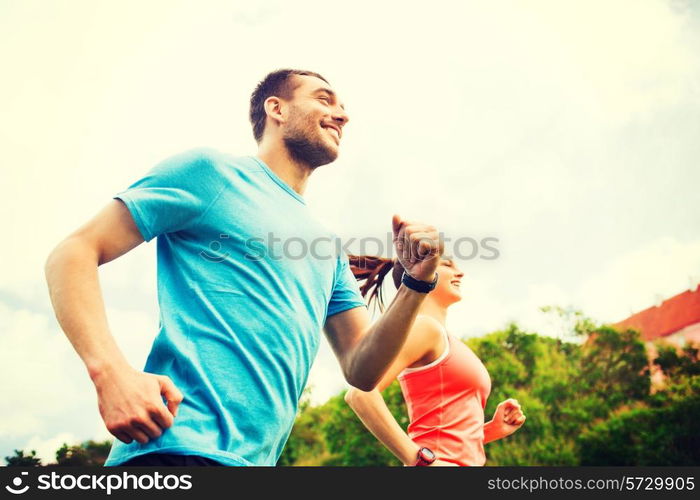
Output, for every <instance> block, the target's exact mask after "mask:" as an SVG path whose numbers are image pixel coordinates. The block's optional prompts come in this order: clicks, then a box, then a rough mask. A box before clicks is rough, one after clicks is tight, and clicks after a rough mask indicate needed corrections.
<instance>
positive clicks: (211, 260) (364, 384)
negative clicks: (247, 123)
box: [46, 70, 442, 465]
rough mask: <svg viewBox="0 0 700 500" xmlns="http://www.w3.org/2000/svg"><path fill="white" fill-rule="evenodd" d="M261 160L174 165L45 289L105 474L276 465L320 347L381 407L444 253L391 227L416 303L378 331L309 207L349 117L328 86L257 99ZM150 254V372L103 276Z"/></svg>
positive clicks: (397, 224) (54, 258)
mask: <svg viewBox="0 0 700 500" xmlns="http://www.w3.org/2000/svg"><path fill="white" fill-rule="evenodd" d="M250 120H251V123H252V125H253V132H254V135H255V139H256V141H257V142H258V146H259V148H258V154H257V155H256V156H245V157H236V156H232V155H229V154H225V153H222V152H219V151H215V150H212V149H196V150H191V151H188V152H185V153H182V154H179V155H176V156H174V157H172V158H169V159H167V160H165V161H163V162H161V163H160V164H158V165H157V166H155V167H154V168H153V169H152V170H150V171H149V172H148V173H147V174H146V175H145V176H144V177H142V178H141V179H139V180H138V181H136V182H135V183H133V184H132V185H131V186H129V187H128V188H127V189H126V190H124V191H121V192H119V193H117V194H116V195H115V196H114V200H112V201H111V202H110V203H109V204H108V205H107V206H106V207H105V208H104V209H103V210H102V211H101V212H99V213H98V214H97V215H96V216H95V217H94V218H93V219H92V220H90V221H89V222H87V223H86V224H85V225H84V226H82V227H81V228H79V229H78V230H77V231H75V232H74V233H73V234H71V235H70V236H69V237H68V238H66V239H65V240H64V241H62V242H61V243H60V244H59V245H58V246H57V247H56V249H54V251H53V252H52V253H51V255H50V256H49V258H48V260H47V263H46V276H47V282H48V285H49V291H50V295H51V300H52V303H53V306H54V309H55V311H56V316H57V318H58V321H59V323H60V324H61V327H62V328H63V330H64V331H65V333H66V335H67V336H68V338H69V339H70V341H71V343H72V344H73V346H74V347H75V349H76V351H77V352H78V354H79V355H80V357H81V358H82V360H83V362H84V363H85V365H86V368H87V370H88V373H89V375H90V377H91V378H92V381H93V382H94V385H95V388H96V390H97V396H98V404H99V410H100V414H101V415H102V418H103V420H104V422H105V425H106V426H107V429H108V430H109V431H110V432H111V433H112V434H113V435H114V436H115V437H116V438H117V440H116V441H115V442H114V445H113V447H112V450H111V453H110V456H109V458H108V460H107V465H118V464H129V465H139V464H144V465H205V464H223V465H274V464H275V463H276V462H277V459H278V458H279V455H280V453H281V452H282V448H283V447H284V444H285V442H286V440H287V438H288V436H289V433H290V431H291V428H292V425H293V422H294V417H295V414H296V410H297V404H298V401H299V397H300V396H301V393H302V391H303V389H304V386H305V384H306V381H307V378H308V374H309V370H310V368H311V365H312V363H313V360H314V358H315V356H316V353H317V351H318V344H319V336H320V331H321V330H323V331H324V332H325V334H326V336H327V338H328V340H329V342H330V345H331V346H332V348H333V350H334V352H335V354H336V356H337V358H338V361H339V362H340V365H341V367H342V370H343V373H344V375H345V377H346V379H347V381H348V383H350V384H351V385H353V386H355V387H358V388H360V389H362V390H371V389H372V388H374V386H375V385H376V383H377V381H378V380H379V379H380V378H381V376H382V374H383V373H384V372H385V370H386V369H387V367H388V366H389V365H390V364H391V362H392V361H393V359H394V357H395V356H396V354H397V353H398V351H399V350H400V348H401V346H402V345H403V342H404V340H405V337H406V335H407V332H408V330H409V328H410V326H411V324H412V323H413V321H414V319H415V316H416V312H417V310H418V307H419V306H420V304H421V303H422V301H423V298H424V297H425V293H427V292H429V291H430V290H431V289H432V287H434V281H435V279H436V273H435V270H436V267H437V264H438V260H439V255H440V253H441V251H442V243H441V242H440V240H439V237H438V233H437V231H436V229H435V228H434V227H432V226H428V225H424V224H420V223H414V222H408V221H404V220H401V219H400V218H399V217H398V216H394V219H393V221H392V226H393V231H394V241H395V245H396V248H397V251H398V258H399V260H400V262H401V264H402V265H403V266H404V268H405V271H406V276H405V282H404V283H405V286H402V287H401V288H400V289H399V291H398V294H397V296H396V298H395V300H394V302H393V303H392V304H391V306H390V307H389V308H388V310H387V311H386V313H385V314H384V315H383V317H382V318H381V319H380V320H379V321H377V322H376V323H374V324H370V319H369V315H368V312H367V310H366V308H365V307H364V301H363V299H362V296H361V295H360V293H359V290H358V287H357V284H356V281H355V279H354V277H353V275H352V272H351V271H350V269H349V265H348V260H347V256H346V255H344V254H343V253H342V252H340V251H339V248H338V245H337V238H336V237H335V236H334V234H333V233H331V232H330V231H328V230H327V229H325V228H324V227H323V226H322V225H321V224H320V223H319V222H318V221H317V220H316V219H315V218H314V217H313V215H312V214H311V212H310V211H309V209H308V207H307V206H306V204H305V202H304V198H303V196H302V195H303V193H304V191H305V189H306V184H307V181H308V178H309V176H310V175H311V173H312V172H313V171H314V170H315V169H316V168H317V167H319V166H322V165H325V164H328V163H331V162H332V161H334V160H335V159H336V157H337V155H338V147H339V144H340V140H341V137H342V133H343V127H344V126H345V124H346V123H347V122H348V116H347V114H346V112H345V110H344V107H343V105H342V104H341V102H340V101H339V99H338V96H337V95H336V93H335V92H334V91H333V90H332V89H331V87H330V85H329V84H328V82H327V81H326V80H325V79H324V78H323V77H322V76H320V75H318V74H316V73H312V72H307V71H299V70H279V71H275V72H273V73H270V74H269V75H268V76H267V77H266V78H265V79H264V80H263V81H262V82H260V83H259V84H258V86H257V88H256V89H255V91H254V93H253V95H252V97H251V105H250ZM153 238H157V258H158V303H159V308H160V325H159V331H158V334H157V336H156V338H155V340H154V342H153V346H152V349H151V352H150V354H149V356H148V360H147V362H146V366H145V368H144V370H143V371H140V370H136V369H134V368H133V367H131V366H130V365H129V364H128V363H127V361H126V360H125V358H124V356H123V354H122V353H121V351H120V350H119V348H118V347H117V344H116V342H115V340H114V338H113V337H112V335H111V333H110V331H109V327H108V325H107V319H106V315H105V308H104V303H103V301H102V297H101V292H100V288H99V283H98V273H97V268H98V266H99V265H101V264H104V263H107V262H109V261H111V260H114V259H116V258H117V257H120V256H121V255H123V254H125V253H127V252H128V251H130V250H131V249H133V248H134V247H136V246H137V245H139V244H140V243H142V242H143V241H150V240H152V239H153Z"/></svg>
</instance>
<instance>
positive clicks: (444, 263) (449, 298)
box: [431, 258, 464, 306]
mask: <svg viewBox="0 0 700 500" xmlns="http://www.w3.org/2000/svg"><path fill="white" fill-rule="evenodd" d="M437 274H438V282H437V285H436V286H435V290H433V291H432V292H431V295H433V297H434V298H435V299H436V300H437V301H438V302H439V303H441V304H444V305H445V306H449V305H451V304H454V303H455V302H459V301H460V300H462V292H461V289H460V286H461V284H462V277H463V276H464V273H463V272H462V271H461V270H460V269H459V268H458V267H457V264H455V262H454V261H453V260H452V259H448V258H442V259H440V264H439V265H438V268H437Z"/></svg>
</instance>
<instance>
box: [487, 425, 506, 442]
mask: <svg viewBox="0 0 700 500" xmlns="http://www.w3.org/2000/svg"><path fill="white" fill-rule="evenodd" d="M503 437H504V435H503V432H502V431H501V430H500V429H498V428H497V427H496V425H495V424H494V423H493V420H491V421H489V422H486V423H485V424H484V444H486V443H490V442H491V441H497V440H499V439H501V438H503Z"/></svg>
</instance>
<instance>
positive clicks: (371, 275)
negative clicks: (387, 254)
mask: <svg viewBox="0 0 700 500" xmlns="http://www.w3.org/2000/svg"><path fill="white" fill-rule="evenodd" d="M348 258H349V260H350V270H351V271H352V274H353V275H355V279H356V280H357V281H359V282H360V283H361V285H360V293H362V296H363V297H365V298H368V300H367V303H368V304H372V302H373V301H375V300H376V301H377V304H379V310H380V311H384V297H383V294H382V283H384V278H385V277H386V275H387V274H389V272H390V271H392V278H393V281H394V285H395V286H396V288H398V287H399V286H400V285H401V276H402V275H403V266H401V264H399V262H398V261H397V260H396V259H386V258H384V257H374V256H369V255H348ZM363 281H364V283H362V282H363Z"/></svg>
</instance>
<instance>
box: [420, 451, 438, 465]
mask: <svg viewBox="0 0 700 500" xmlns="http://www.w3.org/2000/svg"><path fill="white" fill-rule="evenodd" d="M417 458H418V460H417V461H416V467H426V466H428V465H430V464H432V463H433V462H434V461H435V459H436V458H437V457H436V456H435V453H433V450H431V449H430V448H425V447H423V448H421V449H420V450H418V457H417Z"/></svg>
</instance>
